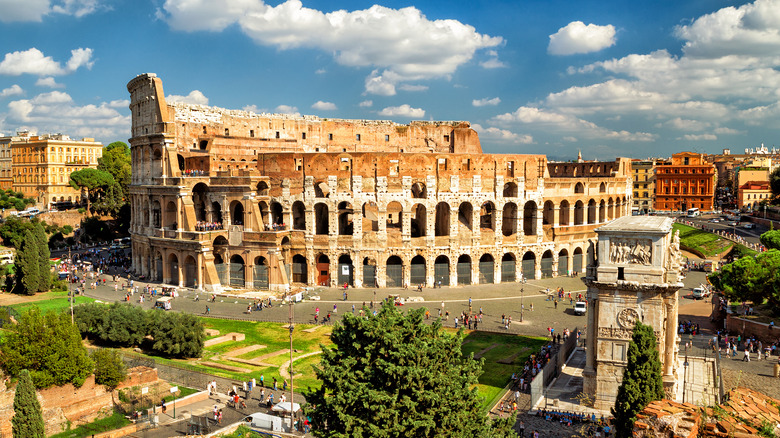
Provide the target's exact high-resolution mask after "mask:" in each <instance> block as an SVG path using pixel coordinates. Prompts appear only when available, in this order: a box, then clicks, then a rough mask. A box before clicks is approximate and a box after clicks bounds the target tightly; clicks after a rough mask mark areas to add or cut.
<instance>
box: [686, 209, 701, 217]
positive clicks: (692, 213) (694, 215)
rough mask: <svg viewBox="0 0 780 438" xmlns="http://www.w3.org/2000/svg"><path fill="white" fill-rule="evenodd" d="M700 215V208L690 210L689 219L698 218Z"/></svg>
mask: <svg viewBox="0 0 780 438" xmlns="http://www.w3.org/2000/svg"><path fill="white" fill-rule="evenodd" d="M698 215H699V209H698V208H689V209H688V214H687V216H688V217H696V216H698Z"/></svg>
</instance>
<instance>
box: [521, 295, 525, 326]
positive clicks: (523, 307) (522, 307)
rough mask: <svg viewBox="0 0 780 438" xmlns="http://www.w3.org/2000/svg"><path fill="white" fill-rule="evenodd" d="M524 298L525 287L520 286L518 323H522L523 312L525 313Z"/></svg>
mask: <svg viewBox="0 0 780 438" xmlns="http://www.w3.org/2000/svg"><path fill="white" fill-rule="evenodd" d="M524 296H525V287H523V286H520V322H523V311H525V305H524V304H523V297H524Z"/></svg>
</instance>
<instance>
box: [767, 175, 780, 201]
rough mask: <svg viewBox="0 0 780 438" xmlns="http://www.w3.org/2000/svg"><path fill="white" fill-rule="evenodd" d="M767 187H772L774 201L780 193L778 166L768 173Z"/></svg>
mask: <svg viewBox="0 0 780 438" xmlns="http://www.w3.org/2000/svg"><path fill="white" fill-rule="evenodd" d="M769 187H770V188H771V189H772V194H773V195H774V199H775V201H776V200H777V199H780V198H778V195H780V167H778V168H776V169H775V170H773V171H772V173H770V174H769ZM775 201H773V203H775Z"/></svg>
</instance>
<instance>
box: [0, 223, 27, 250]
mask: <svg viewBox="0 0 780 438" xmlns="http://www.w3.org/2000/svg"><path fill="white" fill-rule="evenodd" d="M33 226H34V224H33V222H32V221H29V220H27V219H23V218H20V217H17V216H8V217H7V218H6V219H5V222H3V225H2V226H0V237H2V238H3V245H5V246H13V247H14V248H16V249H17V250H19V247H20V246H21V245H22V238H23V237H24V232H25V231H27V230H32V229H33Z"/></svg>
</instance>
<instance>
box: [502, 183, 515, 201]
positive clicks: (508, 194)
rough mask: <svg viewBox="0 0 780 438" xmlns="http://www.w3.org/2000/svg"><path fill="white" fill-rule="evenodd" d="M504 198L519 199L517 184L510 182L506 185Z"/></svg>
mask: <svg viewBox="0 0 780 438" xmlns="http://www.w3.org/2000/svg"><path fill="white" fill-rule="evenodd" d="M504 197H505V198H517V184H516V183H514V182H508V183H506V184H504Z"/></svg>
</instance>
